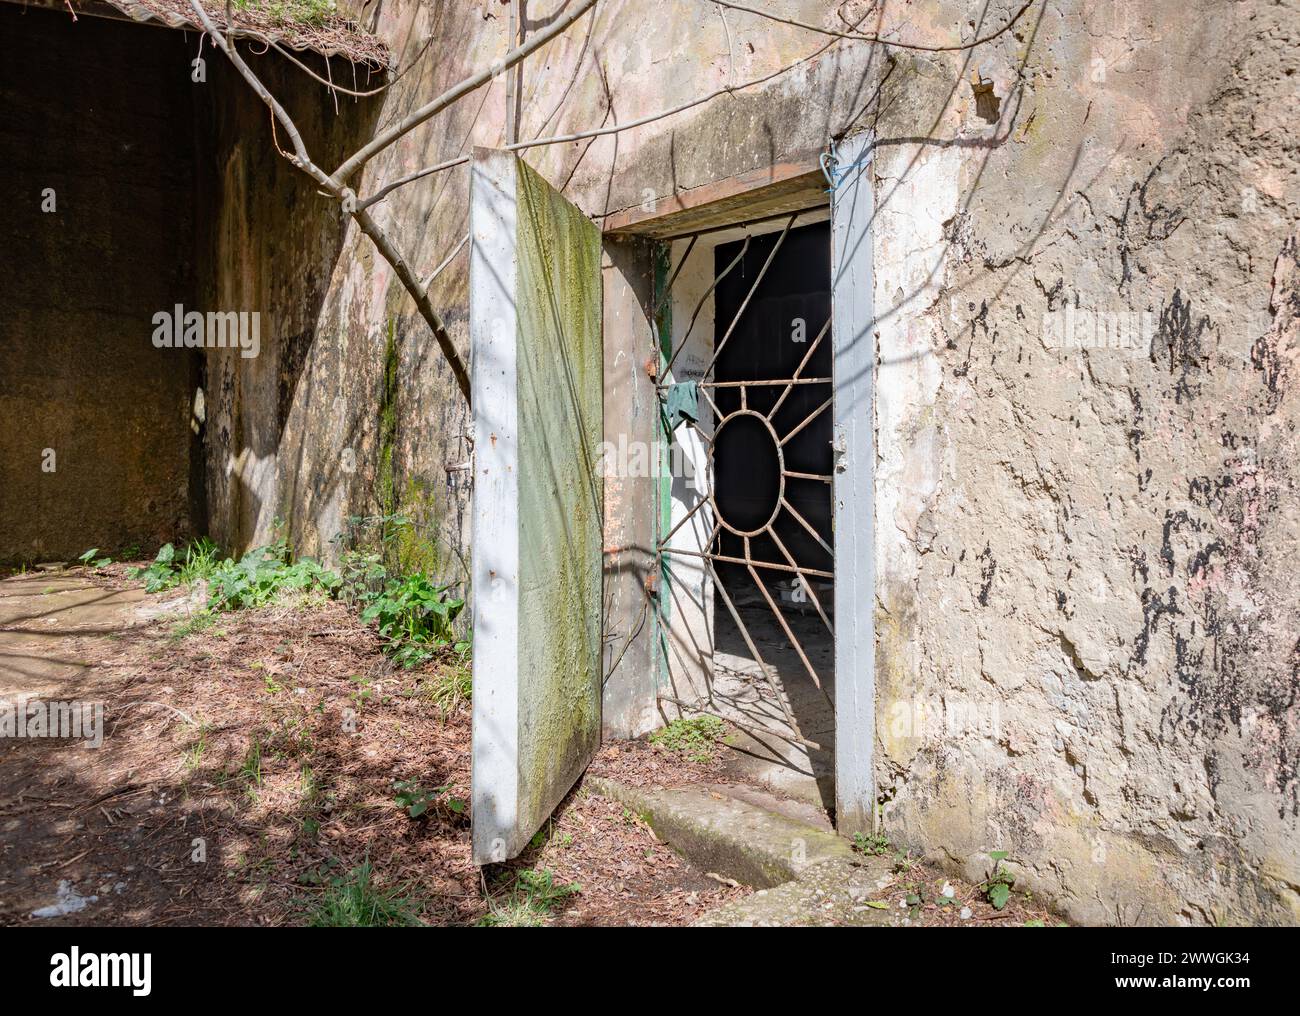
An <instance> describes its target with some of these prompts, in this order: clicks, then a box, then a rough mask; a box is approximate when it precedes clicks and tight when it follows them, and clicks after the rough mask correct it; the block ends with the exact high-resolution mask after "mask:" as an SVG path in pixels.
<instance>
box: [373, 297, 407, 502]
mask: <svg viewBox="0 0 1300 1016" xmlns="http://www.w3.org/2000/svg"><path fill="white" fill-rule="evenodd" d="M401 365H402V355H401V353H400V351H399V350H398V348H397V322H396V320H395V319H393V318H389V319H388V335H387V337H386V338H385V341H384V373H383V377H382V379H381V381H380V386H379V468H378V470H377V472H376V475H375V486H376V496H377V497H378V499H379V513H380V515H384V516H388V515H392V514H393V513H394V512H395V511H396V508H397V497H396V494H397V461H396V455H395V454H394V452H395V449H396V445H397V384H398V378H399V376H400V375H399V371H400V370H401Z"/></svg>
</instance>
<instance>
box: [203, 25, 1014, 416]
mask: <svg viewBox="0 0 1300 1016" xmlns="http://www.w3.org/2000/svg"><path fill="white" fill-rule="evenodd" d="M598 2H599V0H581V2H580V3H578V4H577V5H576V6H575V7H574V8H573V10H571V11H569V12H568V13H566V14H565V15H564V16H563V17H561V18H558V19H557V20H555V21H554V22H552V23H551V24H550V25H548V26H547V27H546V29H545V30H544V31H542V32H539V33H538V34H537V35H535V36H533V37H532V38H530V39H528V40H527V41H526V42H523V43H521V44H519V45H518V46H515V47H514V48H513V49H511V50H510V51H509V52H507V53H506V55H505V56H504V57H502V58H501V59H500V60H497V61H495V62H494V63H493V64H491V65H490V66H489V67H487V68H485V69H484V70H481V71H479V72H477V73H476V74H472V75H470V76H469V77H467V78H465V79H463V80H462V81H460V82H459V83H457V84H455V85H453V86H452V87H451V88H449V89H447V90H446V91H445V92H443V93H442V94H441V95H439V96H438V97H437V98H435V99H433V100H432V101H430V102H428V103H426V104H425V105H423V106H421V107H420V108H419V109H417V110H416V111H415V112H414V113H411V114H410V115H409V116H407V117H406V118H404V119H403V120H402V122H401V123H399V124H396V125H395V126H393V127H390V128H388V129H387V130H385V131H383V132H382V133H380V134H379V135H378V136H377V137H375V138H373V139H372V140H371V141H369V142H368V143H367V144H366V145H364V146H363V147H362V148H360V149H358V150H357V151H356V152H355V153H354V154H353V155H351V156H350V157H349V158H347V159H345V160H344V161H343V163H341V164H340V165H339V167H338V168H337V169H336V170H335V171H334V172H333V173H327V172H325V170H323V169H321V167H320V166H318V165H317V164H316V163H315V162H313V161H312V159H311V156H310V155H309V154H308V152H307V147H306V145H305V144H304V143H303V140H302V136H301V134H300V133H299V132H298V128H297V126H296V125H295V124H294V122H293V120H292V119H291V118H290V116H289V114H288V113H287V112H286V111H285V109H284V107H283V106H281V105H280V103H279V102H277V101H276V99H275V97H274V96H273V95H272V94H271V93H270V91H269V90H268V89H267V88H266V86H265V85H263V84H262V82H261V80H260V79H259V78H258V77H257V75H256V74H254V73H253V71H252V69H251V68H250V67H249V66H248V64H247V63H245V62H244V60H243V58H242V57H240V55H239V53H238V51H237V49H236V45H235V41H234V27H233V24H232V23H231V18H230V15H229V13H228V14H227V19H226V20H227V26H226V28H227V34H226V35H224V36H223V35H221V34H220V33H219V32H218V31H217V29H216V27H215V26H214V25H213V23H212V20H211V19H210V18H209V17H208V14H207V12H206V11H205V10H204V9H203V6H202V4H201V3H200V2H199V0H189V3H190V7H191V8H193V10H194V13H195V14H196V15H197V17H198V19H199V22H200V23H201V24H202V25H203V28H204V30H205V31H206V32H207V33H208V35H210V36H211V37H212V39H213V42H214V44H215V45H216V46H217V47H218V48H219V49H220V50H221V51H222V52H223V53H224V54H225V55H226V57H227V58H228V59H229V60H230V62H231V63H232V64H233V65H234V66H235V69H236V70H238V71H239V73H240V75H242V76H243V78H244V80H246V81H247V82H248V84H249V85H250V86H251V87H252V89H253V91H254V92H256V93H257V95H258V97H259V98H260V99H261V100H262V101H263V102H264V103H266V105H267V106H268V107H269V108H270V110H271V115H272V118H273V125H274V123H279V124H280V126H281V127H283V128H284V130H285V132H286V133H287V134H288V136H289V139H290V142H291V143H292V147H293V152H292V154H290V153H287V152H283V151H282V152H281V154H282V155H284V156H285V158H287V159H288V160H289V162H290V163H291V164H292V165H294V166H296V167H297V168H298V169H300V170H302V172H304V173H306V174H307V175H308V176H310V177H311V178H312V179H313V180H315V181H316V182H317V183H318V184H320V186H321V187H322V188H324V190H325V191H326V192H327V193H328V194H329V195H331V196H332V197H334V198H335V199H337V200H338V201H339V202H340V204H341V205H342V207H343V210H344V212H346V213H347V214H348V215H350V216H351V217H352V219H353V220H354V221H355V222H356V224H357V227H358V228H359V229H360V230H361V232H362V233H364V234H365V235H366V236H368V237H369V238H370V240H371V241H372V242H373V243H374V245H375V248H376V249H377V250H378V251H379V253H380V256H382V257H383V258H384V260H385V261H387V262H388V264H389V265H390V266H391V267H392V269H393V271H394V272H395V273H396V274H397V277H398V279H399V280H401V283H402V285H403V286H404V287H406V291H407V292H408V293H409V294H410V295H411V298H412V299H413V300H415V305H416V307H417V308H418V309H419V311H420V316H421V317H423V318H424V320H425V322H426V323H427V324H428V325H429V327H430V329H431V330H432V331H433V335H434V338H435V339H437V341H438V347H439V349H440V350H441V351H442V354H443V356H444V357H445V358H446V360H447V363H448V365H449V366H450V367H451V372H452V375H453V376H454V377H455V379H456V386H457V387H458V388H459V389H460V392H461V395H463V396H464V398H465V402H466V404H467V405H469V404H470V401H471V398H470V381H469V371H468V370H467V368H466V366H465V361H464V360H463V359H462V357H461V355H460V353H459V351H458V350H457V349H456V346H455V343H454V342H452V339H451V335H450V333H449V332H448V331H447V327H446V325H445V324H444V323H443V320H442V318H441V317H440V316H439V314H438V312H437V310H436V309H435V308H434V306H433V304H432V302H431V301H430V300H429V296H428V290H429V285H430V283H431V282H432V281H433V279H434V278H435V277H436V276H437V274H438V272H440V271H441V270H442V268H443V267H445V262H444V264H443V265H440V266H439V267H438V268H436V269H434V271H433V273H432V274H431V275H430V276H429V277H428V278H427V279H425V280H421V278H420V276H419V274H418V273H417V272H416V271H415V270H414V269H413V268H412V267H411V265H410V264H409V263H408V262H407V260H406V258H405V257H404V256H403V255H402V254H401V252H400V251H399V250H398V249H397V247H396V245H395V244H394V243H393V241H392V240H391V238H390V237H389V236H388V234H387V232H386V231H385V230H384V229H383V227H382V226H380V225H379V224H378V223H377V222H375V220H374V219H373V218H372V217H371V215H370V214H369V212H368V211H367V209H368V208H369V207H370V206H371V205H373V204H375V203H376V202H379V201H382V200H383V199H384V198H385V197H386V196H387V195H388V194H390V193H392V192H393V191H394V190H396V189H397V188H399V187H402V186H403V185H405V184H408V183H413V182H414V181H416V180H419V179H422V178H424V177H426V176H429V175H431V174H433V173H436V172H438V171H440V170H443V169H450V168H451V167H453V166H459V165H463V164H465V163H467V162H468V161H469V157H468V156H460V157H458V158H454V159H449V160H447V161H446V162H442V163H439V164H438V165H435V166H430V167H428V168H426V169H421V170H416V171H415V172H413V173H410V174H407V175H406V176H403V177H400V178H399V179H397V180H394V181H392V182H391V183H388V184H386V185H383V186H381V187H379V188H378V189H377V190H376V191H375V192H374V193H373V194H371V195H369V196H368V197H365V198H359V197H358V196H357V194H356V192H355V191H354V190H353V189H352V188H351V187H350V186H349V185H348V181H349V180H350V179H351V178H352V176H353V175H355V174H356V172H357V171H358V170H359V169H361V168H362V167H363V166H364V165H365V164H366V163H367V162H368V161H370V159H372V158H374V156H375V155H377V154H379V153H380V152H381V151H383V150H384V149H385V148H387V147H388V146H389V145H391V144H393V143H394V142H395V141H397V140H398V139H400V138H402V137H404V136H405V135H406V134H408V133H410V132H411V131H412V130H414V129H415V128H416V127H418V126H420V125H421V124H423V123H425V122H427V121H428V120H430V119H432V118H433V117H434V116H436V115H437V114H438V113H440V112H442V111H443V110H444V109H446V108H447V107H449V106H451V105H452V104H453V103H455V102H457V101H459V100H460V99H462V98H464V97H465V96H466V95H468V94H470V93H471V92H473V91H475V90H476V89H478V88H480V87H482V86H483V85H485V84H487V83H488V82H489V81H491V80H492V79H493V78H495V77H497V76H498V75H500V74H503V73H504V72H505V71H507V70H509V69H511V68H512V67H514V66H515V65H516V64H518V63H520V62H521V61H522V60H524V59H525V58H526V57H527V56H528V55H529V54H530V53H532V52H534V51H535V50H537V49H540V48H541V47H542V46H545V45H546V44H547V43H548V42H550V41H551V40H552V39H554V38H555V37H556V36H558V35H560V34H561V33H562V32H564V31H565V30H566V29H567V28H568V27H569V26H570V25H572V24H573V23H574V22H575V21H577V20H578V19H579V18H581V17H582V16H583V15H585V14H586V13H587V12H588V11H590V10H591V9H592V8H594V7H595V6H596V4H597V3H598ZM710 2H717V3H718V6H719V7H721V8H727V9H731V10H736V11H743V12H745V13H748V14H752V15H757V16H759V17H764V18H768V19H770V20H773V21H777V22H781V23H783V24H787V25H792V26H794V27H797V28H803V29H807V30H810V31H814V32H818V33H820V34H823V35H828V36H831V37H832V38H833V39H834V40H848V41H858V42H871V43H878V44H881V45H884V46H893V47H898V48H905V49H920V50H928V51H936V52H937V51H943V50H949V49H970V48H972V47H974V46H977V45H979V44H981V43H983V42H987V41H989V40H990V39H994V38H996V37H997V36H999V35H1001V34H1002V33H1004V32H1006V31H1007V30H1008V29H1010V28H1011V27H1012V26H1013V25H1014V24H1015V23H1016V22H1017V21H1019V20H1020V18H1021V16H1022V15H1023V14H1024V13H1025V12H1026V11H1027V10H1028V9H1029V8H1030V7H1031V6H1032V5H1033V0H1026V2H1025V3H1024V4H1023V6H1022V7H1021V8H1020V9H1019V10H1018V11H1017V12H1016V13H1015V14H1014V15H1013V16H1012V17H1011V18H1010V19H1009V20H1008V21H1007V23H1006V24H1004V25H1003V26H1002V27H1001V28H999V29H997V30H996V31H994V32H992V33H990V34H988V35H986V36H983V37H981V38H978V39H975V40H973V41H971V42H968V43H961V44H956V45H949V46H928V45H923V44H909V43H900V42H894V41H891V40H888V39H883V38H880V37H879V36H871V35H861V34H858V33H857V32H856V25H854V26H852V27H853V28H854V31H851V32H837V31H834V30H831V29H824V28H819V27H817V26H814V25H808V24H805V23H803V22H799V21H794V20H791V19H786V18H781V17H777V16H774V15H771V14H769V13H767V12H764V11H761V10H758V9H755V8H752V7H747V6H745V5H742V4H738V3H731V2H721V0H710ZM865 17H866V15H864V16H863V18H861V19H859V22H858V24H860V23H861V21H862V20H865ZM724 23H725V22H724ZM275 48H276V50H277V51H281V50H280V47H278V46H276V47H275ZM281 52H282V51H281ZM821 52H822V50H818V51H817V52H816V53H814V54H812V55H811V56H810V57H806V58H804V59H803V60H799V61H796V63H795V64H793V65H791V66H797V65H798V64H800V63H804V62H806V61H807V60H808V59H811V58H812V57H815V56H817V55H818V54H820V53H821ZM285 55H286V56H288V54H285ZM290 59H293V58H292V57H290ZM293 62H294V63H297V64H298V65H299V66H300V67H302V68H303V69H304V70H308V71H309V73H311V74H312V77H314V78H316V79H317V80H322V81H323V79H321V78H320V77H319V75H316V74H315V73H313V72H310V70H309V69H308V68H306V67H305V66H304V65H303V64H301V63H299V61H297V60H294V61H293ZM789 69H790V68H788V67H787V68H782V69H781V70H779V71H777V72H775V73H773V74H770V75H766V76H764V77H762V78H758V79H756V80H755V81H750V82H746V83H744V84H741V85H734V84H728V85H727V86H726V87H724V88H720V89H717V90H715V91H713V92H710V93H708V94H707V95H704V96H702V97H699V98H696V99H692V100H690V101H688V102H685V103H682V104H681V105H679V106H675V107H674V108H672V109H669V110H663V111H660V112H658V113H653V114H651V115H649V116H646V117H641V118H640V119H637V120H633V121H630V122H628V123H624V124H614V125H611V126H609V127H602V128H597V129H595V130H588V131H578V132H576V133H572V134H565V135H558V136H555V137H549V138H537V139H535V140H533V141H524V142H515V143H513V144H508V145H506V146H505V147H506V150H507V151H520V150H522V149H525V148H532V147H535V146H540V145H549V144H559V143H562V142H568V141H576V140H579V139H588V138H596V137H601V136H603V135H606V134H614V133H618V132H621V131H626V130H630V129H632V128H634V127H638V126H642V125H644V124H646V123H650V122H651V121H654V120H659V119H663V118H665V117H668V116H672V115H673V114H675V113H679V112H683V111H685V110H687V109H690V108H691V107H693V106H697V105H700V104H702V103H705V102H708V101H710V100H711V99H714V98H717V97H718V96H721V95H724V94H730V93H734V92H736V91H740V90H742V89H745V88H749V87H752V86H753V85H755V84H760V83H762V82H764V81H767V80H770V79H771V78H773V77H776V76H778V75H779V74H782V73H784V72H785V71H786V70H789ZM403 73H404V72H403ZM323 83H324V84H326V85H327V86H328V87H329V88H331V89H332V90H335V91H342V92H344V93H345V94H349V95H366V94H373V93H371V92H355V91H351V90H349V89H343V88H341V87H339V86H337V85H334V84H333V82H327V81H323ZM390 84H391V82H390ZM385 87H386V86H385ZM374 91H382V88H380V89H375V90H374ZM462 246H463V244H462ZM459 249H460V247H459V246H458V247H457V248H456V250H457V251H459ZM454 253H455V252H453V256H454Z"/></svg>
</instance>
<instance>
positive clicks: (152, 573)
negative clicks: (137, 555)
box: [126, 537, 219, 593]
mask: <svg viewBox="0 0 1300 1016" xmlns="http://www.w3.org/2000/svg"><path fill="white" fill-rule="evenodd" d="M218 553H219V552H218V550H217V545H216V544H215V543H213V542H212V541H211V540H209V539H207V538H206V537H201V538H200V539H198V540H194V541H192V542H191V543H189V544H187V545H186V547H185V557H184V559H183V560H182V559H180V558H178V556H177V553H176V548H175V547H174V546H173V545H172V544H170V543H164V544H163V545H162V547H160V548H159V550H158V553H157V555H156V556H155V557H154V559H153V561H152V563H150V564H148V565H146V566H145V567H143V568H129V569H127V573H126V575H127V578H131V579H144V588H145V592H147V593H160V592H162V591H164V590H166V589H171V588H172V587H174V586H178V585H186V586H188V585H192V584H193V583H195V582H198V581H200V580H202V579H206V578H208V577H209V576H210V575H211V574H212V570H213V568H214V567H216V563H217V556H218Z"/></svg>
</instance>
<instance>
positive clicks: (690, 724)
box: [650, 716, 726, 762]
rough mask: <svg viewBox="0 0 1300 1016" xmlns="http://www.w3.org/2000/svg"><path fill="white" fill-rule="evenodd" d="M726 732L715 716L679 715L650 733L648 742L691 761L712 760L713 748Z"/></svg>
mask: <svg viewBox="0 0 1300 1016" xmlns="http://www.w3.org/2000/svg"><path fill="white" fill-rule="evenodd" d="M725 733H726V725H725V724H724V723H723V722H722V721H721V720H720V719H718V718H717V717H716V716H692V717H690V718H689V719H687V718H684V717H679V718H678V719H675V720H673V722H672V723H670V724H668V726H666V727H664V728H663V729H662V730H656V731H655V732H654V733H653V734H651V735H650V743H651V744H657V745H659V746H660V747H661V748H665V749H667V750H668V751H671V752H675V753H676V754H678V755H683V756H685V757H686V758H688V759H690V760H691V761H692V762H712V761H713V749H714V747H715V746H716V745H717V743H718V742H719V741H720V740H722V736H723V734H725Z"/></svg>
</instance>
